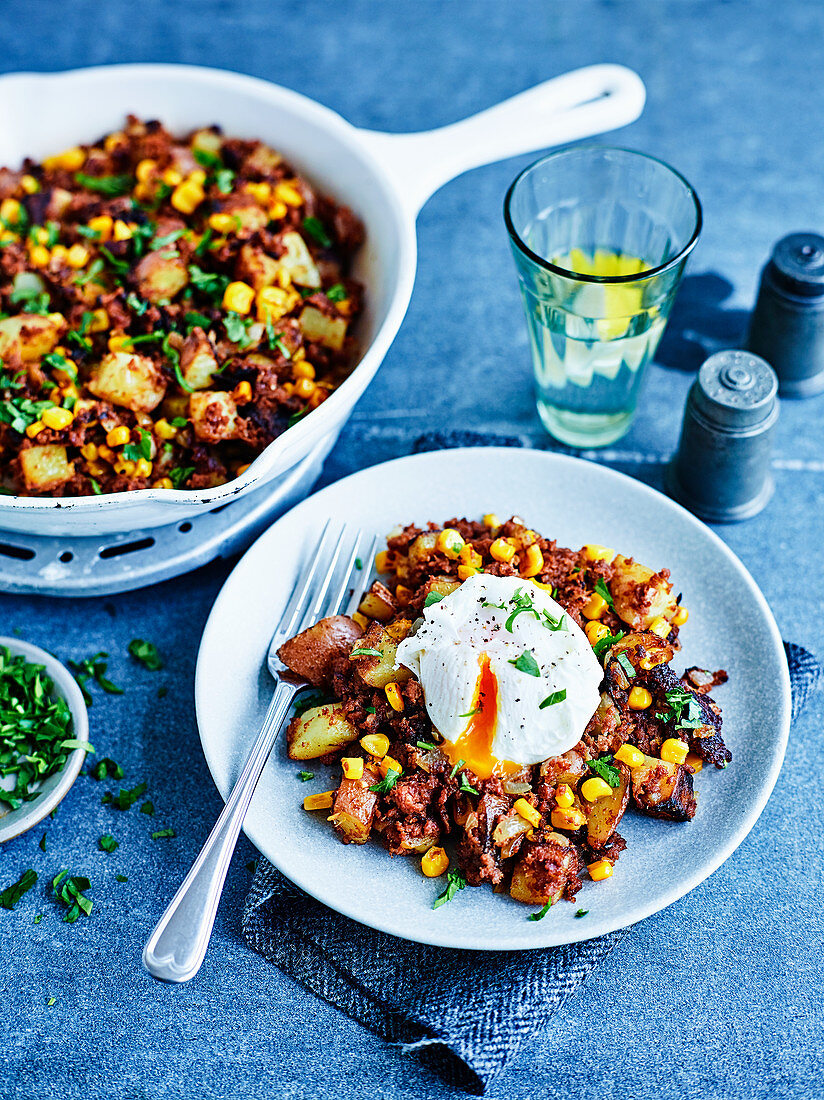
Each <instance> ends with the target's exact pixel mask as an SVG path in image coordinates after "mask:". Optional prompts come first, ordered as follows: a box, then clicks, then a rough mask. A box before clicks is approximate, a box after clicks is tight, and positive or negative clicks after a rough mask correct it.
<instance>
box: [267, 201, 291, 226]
mask: <svg viewBox="0 0 824 1100" xmlns="http://www.w3.org/2000/svg"><path fill="white" fill-rule="evenodd" d="M288 213H289V207H288V206H287V205H286V203H285V202H273V203H272V205H271V206H270V207H269V217H270V218H271V220H272V221H274V222H276V221H280V219H281V218H285V217H286V215H287V214H288Z"/></svg>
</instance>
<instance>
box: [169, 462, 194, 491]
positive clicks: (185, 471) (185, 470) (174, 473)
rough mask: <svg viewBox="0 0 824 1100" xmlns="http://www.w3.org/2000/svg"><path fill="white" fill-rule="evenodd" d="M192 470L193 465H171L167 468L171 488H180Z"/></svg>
mask: <svg viewBox="0 0 824 1100" xmlns="http://www.w3.org/2000/svg"><path fill="white" fill-rule="evenodd" d="M194 472H195V468H194V466H173V467H172V469H171V470H169V480H170V481H171V483H172V486H173V488H175V489H181V488H182V487H183V485H184V484H185V483H186V482H187V481H188V480H189V478H190V477H191V476H192V474H193V473H194Z"/></svg>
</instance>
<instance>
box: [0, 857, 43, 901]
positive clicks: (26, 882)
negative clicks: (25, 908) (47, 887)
mask: <svg viewBox="0 0 824 1100" xmlns="http://www.w3.org/2000/svg"><path fill="white" fill-rule="evenodd" d="M36 882H37V872H36V871H34V870H32V868H31V867H30V868H29V869H28V871H24V872H23V874H22V875H21V876H20V878H19V879H18V880H17V882H13V883H12V884H11V886H7V887H6V889H5V890H3V892H2V893H0V905H2V907H3V908H4V909H13V908H14V907H15V905H17V903H18V901H20V899H21V898H22V896H23V895H24V894H25V893H26V891H27V890H31V888H32V886H34V884H35V883H36Z"/></svg>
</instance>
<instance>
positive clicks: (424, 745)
mask: <svg viewBox="0 0 824 1100" xmlns="http://www.w3.org/2000/svg"><path fill="white" fill-rule="evenodd" d="M415 744H416V745H417V747H418V748H419V749H422V750H423V751H424V752H431V751H432V749H436V748H437V747H438V746H437V745H433V744H432V742H431V741H416V742H415Z"/></svg>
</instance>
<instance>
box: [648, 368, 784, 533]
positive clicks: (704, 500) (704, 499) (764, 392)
mask: <svg viewBox="0 0 824 1100" xmlns="http://www.w3.org/2000/svg"><path fill="white" fill-rule="evenodd" d="M777 392H778V379H777V378H776V375H775V371H774V370H773V369H772V368H771V367H770V365H769V364H768V363H765V362H764V360H763V359H760V358H759V357H758V356H757V355H752V354H751V353H750V352H747V351H719V352H716V354H715V355H711V356H710V357H709V359H707V360H706V362H705V363H704V364H703V366H702V367H701V369H700V371H699V372H698V377H697V378H696V380H695V381H694V382H693V384H692V387H691V389H690V392H689V396H688V397H687V404H686V408H685V409H684V421H683V424H682V426H681V439H680V442H679V445H678V450H677V452H676V454H675V456H674V458H673V460H672V462H671V463H670V466H669V469H668V471H667V492H668V493H669V494H670V496H672V497H674V498H675V499H676V500H677V501H679V503H681V504H683V505H684V507H686V508H689V510H690V511H691V512H694V513H695V514H696V515H698V516H700V517H701V518H702V519H705V520H708V521H709V522H712V523H732V522H735V521H737V520H742V519H749V518H750V517H751V516H754V515H756V514H757V513H758V512H760V511H761V509H762V508H763V507H764V505H765V504H766V503H767V501H768V500H769V499H770V497H771V496H772V492H773V488H774V485H773V479H772V475H771V473H770V451H771V448H772V434H773V427H774V425H775V422H776V420H777V419H778V398H777V397H776V394H777Z"/></svg>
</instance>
